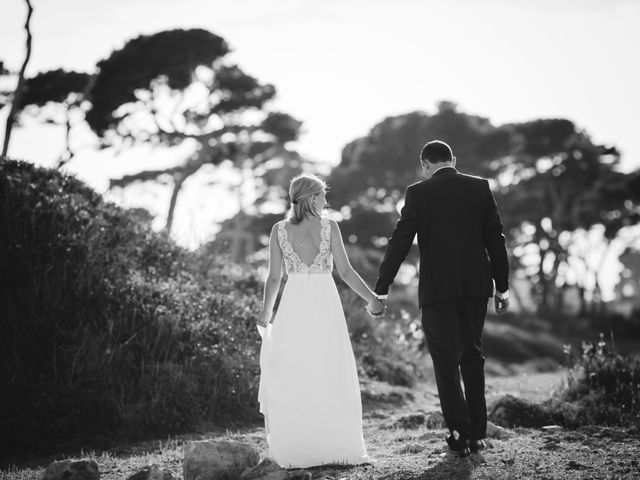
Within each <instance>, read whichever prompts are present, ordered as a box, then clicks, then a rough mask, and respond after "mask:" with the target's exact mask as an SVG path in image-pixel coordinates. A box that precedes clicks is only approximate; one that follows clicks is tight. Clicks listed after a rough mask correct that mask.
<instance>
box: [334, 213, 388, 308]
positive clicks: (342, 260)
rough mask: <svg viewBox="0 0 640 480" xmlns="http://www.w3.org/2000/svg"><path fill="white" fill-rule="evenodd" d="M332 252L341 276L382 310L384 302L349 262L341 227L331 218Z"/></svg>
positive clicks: (364, 297) (365, 298)
mask: <svg viewBox="0 0 640 480" xmlns="http://www.w3.org/2000/svg"><path fill="white" fill-rule="evenodd" d="M331 253H333V261H334V262H335V264H336V269H337V270H338V274H339V275H340V278H342V280H344V282H345V283H346V284H347V285H349V288H351V290H353V291H354V292H356V293H357V294H358V295H360V296H361V297H362V298H363V299H364V300H365V301H366V302H368V303H369V304H371V305H376V304H378V307H377V308H376V310H380V307H381V306H382V304H381V303H380V301H379V300H378V298H377V297H376V294H375V293H373V291H372V290H371V289H370V288H369V287H368V286H367V284H366V283H365V282H364V280H362V278H361V277H360V275H358V272H356V271H355V270H354V269H353V267H352V266H351V263H349V257H347V251H346V250H345V248H344V242H343V241H342V233H341V232H340V227H339V226H338V223H337V222H335V221H333V220H331Z"/></svg>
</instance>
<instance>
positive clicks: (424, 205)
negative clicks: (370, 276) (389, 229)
mask: <svg viewBox="0 0 640 480" xmlns="http://www.w3.org/2000/svg"><path fill="white" fill-rule="evenodd" d="M416 233H417V234H418V247H419V249H420V284H419V285H420V286H419V289H418V291H419V304H420V306H423V305H428V304H432V303H437V302H440V301H443V300H448V299H453V298H458V297H490V296H492V295H493V287H494V281H495V287H496V289H497V290H498V291H500V292H505V291H506V290H508V288H509V261H508V258H507V250H506V247H505V238H504V235H503V234H502V222H501V221H500V215H499V214H498V207H497V205H496V201H495V199H494V197H493V194H492V193H491V189H490V188H489V182H488V181H487V180H485V179H483V178H479V177H473V176H470V175H464V174H461V173H459V172H458V171H457V170H456V169H455V168H453V167H445V168H442V169H440V170H438V171H437V172H435V173H434V175H433V176H432V177H431V178H430V179H428V180H424V181H422V182H418V183H415V184H413V185H410V186H409V187H408V188H407V191H406V196H405V204H404V207H403V208H402V211H401V214H400V220H398V223H397V225H396V228H395V230H394V231H393V234H392V235H391V238H390V239H389V243H388V245H387V250H386V252H385V255H384V259H383V261H382V264H381V265H380V270H379V273H378V280H377V281H376V286H375V292H376V293H377V294H378V295H384V294H386V293H387V292H388V291H389V285H391V283H393V280H394V278H395V276H396V274H397V273H398V269H399V268H400V264H401V263H402V262H403V260H404V259H405V257H406V256H407V253H408V252H409V249H410V248H411V245H412V244H413V239H414V237H415V235H416Z"/></svg>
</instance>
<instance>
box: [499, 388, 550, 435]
mask: <svg viewBox="0 0 640 480" xmlns="http://www.w3.org/2000/svg"><path fill="white" fill-rule="evenodd" d="M489 419H491V421H492V422H494V423H496V424H498V425H501V426H503V427H508V428H513V427H534V428H539V427H542V426H543V425H549V424H550V423H551V417H550V415H549V414H548V413H547V411H546V410H545V409H544V408H542V407H541V406H540V405H537V404H535V403H531V402H528V401H527V400H522V399H521V398H516V397H514V396H513V395H505V396H504V397H502V398H499V399H498V400H497V401H496V402H495V403H494V404H493V405H492V406H491V408H490V409H489Z"/></svg>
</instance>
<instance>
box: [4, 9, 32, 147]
mask: <svg viewBox="0 0 640 480" xmlns="http://www.w3.org/2000/svg"><path fill="white" fill-rule="evenodd" d="M25 1H26V3H27V9H28V10H27V21H26V22H25V25H24V28H25V30H26V31H27V54H26V56H25V58H24V62H22V68H20V73H19V74H18V84H17V85H16V89H15V92H14V94H13V99H12V100H11V109H10V110H9V115H8V116H7V124H6V127H5V130H4V143H3V145H2V157H6V156H7V153H8V152H9V140H10V139H11V130H12V129H13V124H14V123H15V117H16V112H17V109H18V104H19V103H20V98H21V97H22V88H23V86H24V74H25V70H26V69H27V64H28V63H29V59H30V58H31V39H32V37H31V25H30V23H31V15H32V14H33V7H32V6H31V1H30V0H25Z"/></svg>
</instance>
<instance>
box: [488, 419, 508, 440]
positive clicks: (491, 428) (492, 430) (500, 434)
mask: <svg viewBox="0 0 640 480" xmlns="http://www.w3.org/2000/svg"><path fill="white" fill-rule="evenodd" d="M487 437H489V438H497V439H498V440H504V439H507V438H509V437H511V434H510V433H509V432H508V431H506V430H505V429H504V428H502V427H500V426H498V425H496V424H495V423H492V422H487Z"/></svg>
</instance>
